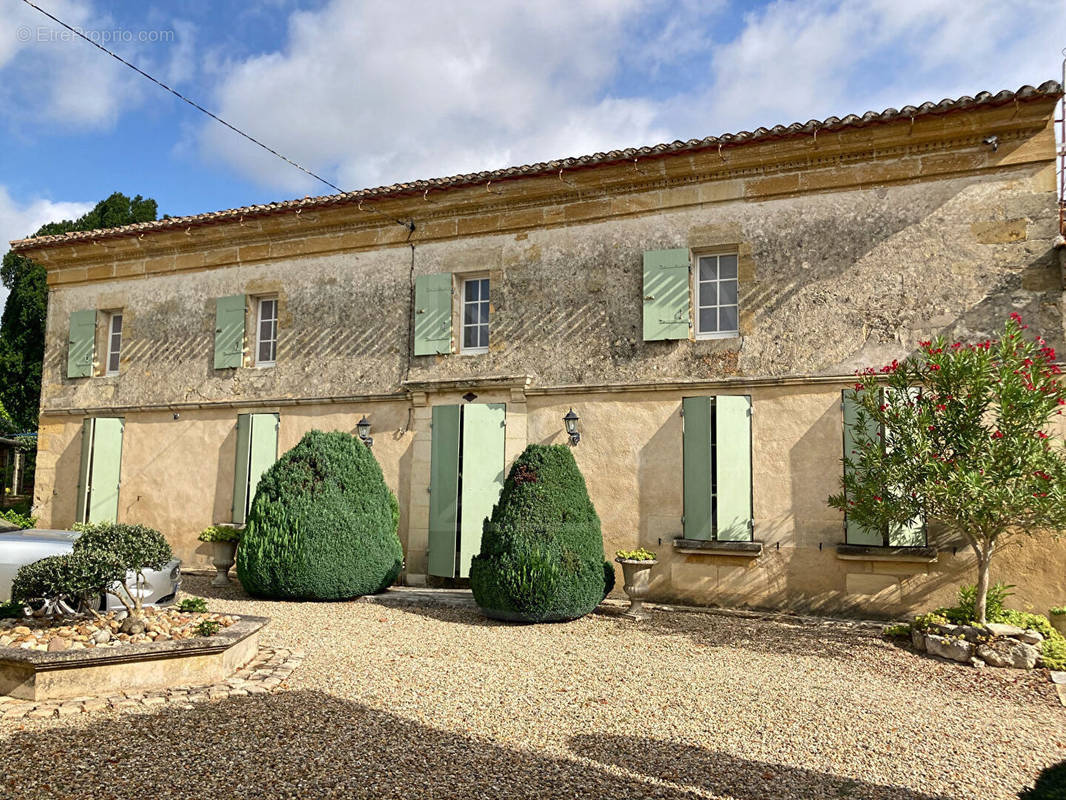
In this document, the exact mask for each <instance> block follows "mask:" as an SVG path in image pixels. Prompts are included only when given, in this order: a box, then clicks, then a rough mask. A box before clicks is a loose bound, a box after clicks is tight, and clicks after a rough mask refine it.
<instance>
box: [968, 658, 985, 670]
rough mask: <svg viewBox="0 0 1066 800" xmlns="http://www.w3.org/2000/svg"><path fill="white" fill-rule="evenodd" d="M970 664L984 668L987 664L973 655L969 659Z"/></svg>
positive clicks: (976, 667) (975, 667)
mask: <svg viewBox="0 0 1066 800" xmlns="http://www.w3.org/2000/svg"><path fill="white" fill-rule="evenodd" d="M970 666H971V667H973V668H974V669H984V668H985V667H987V666H988V665H987V664H985V662H984V661H982V660H981V659H979V658H976V657H975V658H971V659H970Z"/></svg>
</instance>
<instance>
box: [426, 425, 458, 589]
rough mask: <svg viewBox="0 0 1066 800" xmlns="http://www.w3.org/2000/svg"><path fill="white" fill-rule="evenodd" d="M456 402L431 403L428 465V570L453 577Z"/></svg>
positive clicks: (456, 465) (456, 473) (455, 516)
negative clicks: (430, 443) (440, 404)
mask: <svg viewBox="0 0 1066 800" xmlns="http://www.w3.org/2000/svg"><path fill="white" fill-rule="evenodd" d="M459 411H460V409H459V406H434V407H433V427H432V445H431V450H430V467H429V472H430V476H429V481H430V482H429V574H430V575H437V576H439V577H442V578H454V577H455V535H456V530H457V523H458V508H457V505H458V502H459V428H460V422H459V417H460V414H459Z"/></svg>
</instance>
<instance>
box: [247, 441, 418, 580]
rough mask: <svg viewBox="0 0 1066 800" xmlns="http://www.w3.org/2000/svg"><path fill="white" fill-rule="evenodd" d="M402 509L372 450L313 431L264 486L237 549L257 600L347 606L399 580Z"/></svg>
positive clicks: (275, 468)
mask: <svg viewBox="0 0 1066 800" xmlns="http://www.w3.org/2000/svg"><path fill="white" fill-rule="evenodd" d="M398 521H399V505H398V504H397V502H396V497H395V495H393V493H392V491H391V490H390V489H389V487H388V486H386V485H385V479H384V477H383V476H382V474H381V467H380V466H379V465H378V462H377V461H376V460H375V459H374V456H373V455H372V454H371V452H370V450H369V449H368V448H367V447H366V446H365V445H364V444H363V443H362V442H361V441H360V440H359V439H358V438H356V437H355V436H352V435H350V434H347V433H343V432H340V431H334V432H331V433H322V432H321V431H311V432H310V433H308V434H307V435H306V436H304V438H303V439H301V440H300V443H299V444H297V445H296V447H294V448H293V449H292V450H290V451H289V452H287V453H285V455H283V456H282V457H281V458H280V459H278V461H277V463H275V464H274V465H273V466H272V467H271V468H270V469H268V470H267V471H266V472H265V473H264V474H263V477H262V478H261V479H260V481H259V486H258V488H257V490H256V494H255V499H253V500H252V506H251V509H250V510H249V512H248V524H247V527H246V530H245V532H244V535H243V536H242V537H241V543H240V546H239V547H238V549H237V577H238V578H239V579H240V582H241V584H242V585H243V586H244V588H245V589H246V590H247V591H248V592H249V594H252V595H255V596H256V597H272V598H277V599H288V600H345V599H348V598H351V597H359V596H360V595H365V594H374V593H376V592H381V591H384V590H385V589H387V588H388V587H389V586H390V585H391V584H392V583H393V581H395V580H396V577H397V576H398V575H399V574H400V568H401V566H402V564H403V549H402V547H401V546H400V540H399V537H398V536H397V535H396V528H397V523H398Z"/></svg>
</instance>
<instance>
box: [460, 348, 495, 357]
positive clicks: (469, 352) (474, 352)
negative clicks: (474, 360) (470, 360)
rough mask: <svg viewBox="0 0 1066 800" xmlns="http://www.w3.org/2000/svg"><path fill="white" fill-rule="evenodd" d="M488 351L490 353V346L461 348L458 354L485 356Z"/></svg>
mask: <svg viewBox="0 0 1066 800" xmlns="http://www.w3.org/2000/svg"><path fill="white" fill-rule="evenodd" d="M488 353H489V348H487V347H486V348H485V349H484V350H460V351H459V352H458V353H457V354H456V355H460V356H485V355H488Z"/></svg>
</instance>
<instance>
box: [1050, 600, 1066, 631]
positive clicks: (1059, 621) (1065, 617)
mask: <svg viewBox="0 0 1066 800" xmlns="http://www.w3.org/2000/svg"><path fill="white" fill-rule="evenodd" d="M1048 619H1050V620H1051V627H1053V628H1054V629H1055V630H1057V631H1058V632H1059V633H1061V634H1062V635H1063V636H1066V606H1055V607H1054V608H1052V609H1051V611H1050V613H1049V614H1048Z"/></svg>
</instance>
